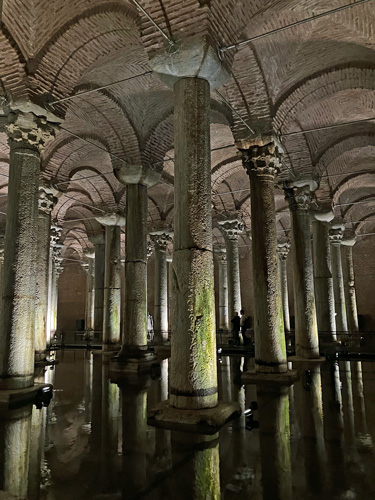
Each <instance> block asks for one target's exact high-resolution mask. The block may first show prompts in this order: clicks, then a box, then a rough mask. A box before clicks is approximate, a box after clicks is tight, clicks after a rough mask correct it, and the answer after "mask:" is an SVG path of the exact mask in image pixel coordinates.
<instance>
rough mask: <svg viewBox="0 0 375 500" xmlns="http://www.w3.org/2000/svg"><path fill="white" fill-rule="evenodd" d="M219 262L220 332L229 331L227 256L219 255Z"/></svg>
mask: <svg viewBox="0 0 375 500" xmlns="http://www.w3.org/2000/svg"><path fill="white" fill-rule="evenodd" d="M217 261H218V264H219V328H220V330H229V317H228V268H227V257H226V255H225V254H223V253H221V254H220V255H218V259H217ZM238 312H239V311H238Z"/></svg>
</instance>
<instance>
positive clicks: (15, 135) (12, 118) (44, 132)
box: [5, 111, 56, 152]
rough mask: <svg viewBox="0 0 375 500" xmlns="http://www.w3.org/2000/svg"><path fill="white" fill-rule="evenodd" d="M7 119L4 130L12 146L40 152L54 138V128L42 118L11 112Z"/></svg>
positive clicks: (31, 114) (32, 114) (30, 114)
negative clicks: (15, 145) (16, 145)
mask: <svg viewBox="0 0 375 500" xmlns="http://www.w3.org/2000/svg"><path fill="white" fill-rule="evenodd" d="M7 118H8V123H7V124H6V125H5V130H6V133H7V135H8V138H9V141H11V142H12V144H13V145H14V144H18V146H19V147H22V148H32V149H37V150H38V151H40V152H41V151H43V149H44V147H45V146H46V144H47V143H48V142H49V141H51V140H53V139H54V138H55V135H56V126H55V125H53V124H51V123H50V122H48V121H47V119H46V118H45V117H43V116H36V115H34V113H22V112H20V111H11V112H10V113H9V114H8V117H7Z"/></svg>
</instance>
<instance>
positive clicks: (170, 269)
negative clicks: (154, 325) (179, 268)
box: [167, 255, 173, 335]
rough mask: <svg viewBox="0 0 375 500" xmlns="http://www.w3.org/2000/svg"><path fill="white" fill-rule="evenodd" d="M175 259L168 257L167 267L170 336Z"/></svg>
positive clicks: (170, 329)
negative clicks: (173, 263) (173, 262)
mask: <svg viewBox="0 0 375 500" xmlns="http://www.w3.org/2000/svg"><path fill="white" fill-rule="evenodd" d="M172 261H173V257H172V255H167V267H168V331H169V335H171V333H172V306H171V304H172V300H173V299H172V297H173V291H172V288H173V280H172V278H173V265H172Z"/></svg>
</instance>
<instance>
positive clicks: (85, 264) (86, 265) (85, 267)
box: [81, 262, 90, 273]
mask: <svg viewBox="0 0 375 500" xmlns="http://www.w3.org/2000/svg"><path fill="white" fill-rule="evenodd" d="M81 267H82V269H83V270H84V271H85V273H88V272H89V268H90V266H89V264H88V263H87V262H82V263H81Z"/></svg>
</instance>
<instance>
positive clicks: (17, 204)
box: [0, 112, 54, 389]
mask: <svg viewBox="0 0 375 500" xmlns="http://www.w3.org/2000/svg"><path fill="white" fill-rule="evenodd" d="M6 129H7V133H8V137H9V146H10V164H9V187H8V195H9V202H8V209H7V221H6V230H5V250H4V286H3V288H2V290H3V297H2V317H1V325H0V326H1V327H0V389H21V388H25V387H30V386H32V385H33V383H34V333H35V323H34V321H35V299H36V257H37V234H38V232H37V228H38V189H39V173H40V152H41V149H42V148H43V147H44V145H45V143H46V142H47V141H48V140H50V139H51V138H53V136H54V130H53V128H52V127H51V126H49V125H48V124H47V122H46V120H45V119H43V118H39V117H36V116H35V115H33V114H32V113H27V114H22V113H14V112H11V113H9V115H8V124H7V127H6Z"/></svg>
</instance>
